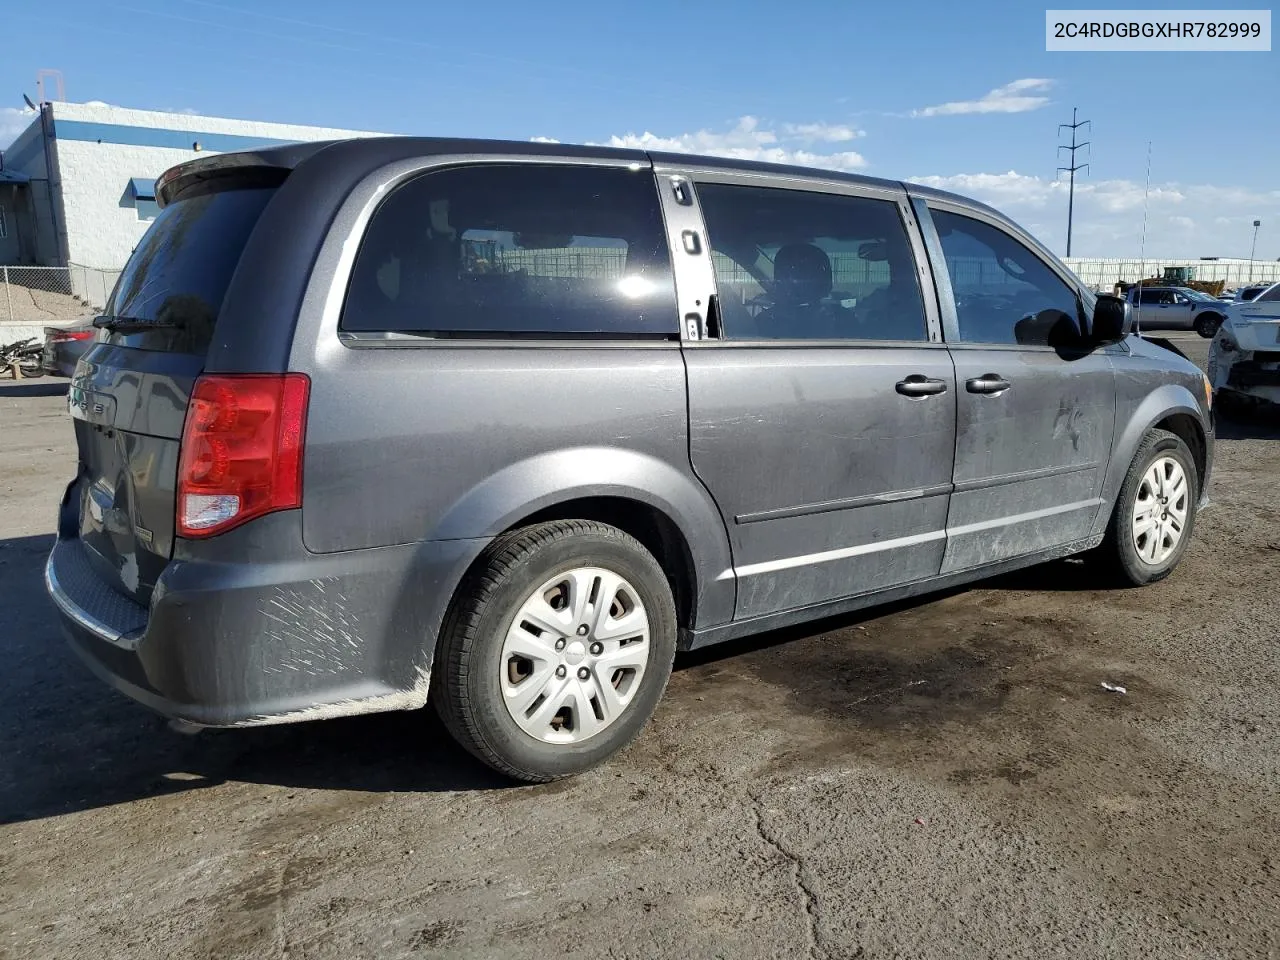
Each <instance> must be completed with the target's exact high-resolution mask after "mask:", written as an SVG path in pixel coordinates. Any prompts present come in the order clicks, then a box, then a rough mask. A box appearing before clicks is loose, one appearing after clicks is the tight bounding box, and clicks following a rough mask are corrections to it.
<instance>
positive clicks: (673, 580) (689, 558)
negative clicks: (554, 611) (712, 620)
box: [503, 497, 697, 627]
mask: <svg viewBox="0 0 1280 960" xmlns="http://www.w3.org/2000/svg"><path fill="white" fill-rule="evenodd" d="M549 520H595V521H597V522H598V523H607V524H609V525H610V526H612V527H617V528H618V529H619V530H621V531H623V532H624V533H629V534H630V535H631V536H633V537H635V538H636V539H637V540H639V541H640V543H641V544H642V545H643V546H644V548H645V549H646V550H648V551H649V552H650V553H651V554H653V556H654V559H656V560H657V561H658V564H659V566H661V567H662V570H663V572H664V573H666V575H667V582H668V583H669V584H670V585H671V595H672V597H674V598H675V603H676V618H677V620H678V622H679V624H680V626H682V627H692V626H693V625H694V620H693V617H694V597H695V596H696V589H697V588H696V585H695V583H694V577H693V554H692V553H690V551H689V544H688V542H687V541H686V540H685V538H684V534H682V533H681V532H680V528H679V527H677V526H676V525H675V523H674V522H673V521H672V520H671V518H670V517H668V516H667V515H666V514H665V513H663V512H662V511H661V510H658V509H657V508H655V507H651V506H649V504H647V503H641V502H640V501H638V500H628V499H627V498H625V497H584V498H581V499H578V500H568V501H566V502H564V503H557V504H556V505H555V506H552V507H547V508H546V509H544V510H539V511H538V512H537V513H534V514H530V515H529V516H527V517H525V518H523V519H522V520H520V521H518V522H517V523H514V524H512V525H511V526H510V527H509V528H508V530H514V529H517V528H518V527H527V526H529V525H530V524H534V523H545V522H546V521H549ZM503 532H504V533H505V532H506V531H503Z"/></svg>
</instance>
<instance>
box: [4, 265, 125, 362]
mask: <svg viewBox="0 0 1280 960" xmlns="http://www.w3.org/2000/svg"><path fill="white" fill-rule="evenodd" d="M119 275H120V271H118V270H98V269H96V268H93V267H84V266H80V265H77V264H73V265H71V266H69V267H9V266H0V344H3V343H10V342H13V341H15V340H23V339H26V338H28V337H34V338H36V339H42V338H43V337H44V328H45V327H63V326H67V325H68V324H72V323H75V322H77V321H79V320H84V319H87V318H89V317H92V316H93V315H94V314H95V313H97V312H98V311H99V310H101V309H102V307H103V306H104V305H105V304H106V302H107V298H108V297H109V296H110V295H111V290H112V288H113V287H114V286H115V282H116V278H117V277H119Z"/></svg>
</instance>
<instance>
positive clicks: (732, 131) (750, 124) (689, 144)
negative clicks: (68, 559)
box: [605, 116, 867, 170]
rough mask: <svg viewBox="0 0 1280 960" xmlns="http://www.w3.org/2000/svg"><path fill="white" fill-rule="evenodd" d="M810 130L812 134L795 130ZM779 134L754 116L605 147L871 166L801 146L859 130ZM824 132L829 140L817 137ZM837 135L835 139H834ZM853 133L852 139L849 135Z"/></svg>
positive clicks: (618, 139) (620, 139)
mask: <svg viewBox="0 0 1280 960" xmlns="http://www.w3.org/2000/svg"><path fill="white" fill-rule="evenodd" d="M802 127H803V128H806V129H807V130H808V131H809V133H807V134H800V133H797V132H795V131H798V130H800V129H801V128H802ZM781 129H782V133H781V134H779V133H778V132H777V131H776V130H773V129H771V128H769V127H767V126H762V125H761V123H760V121H759V120H758V119H757V118H755V117H752V116H746V117H741V118H739V119H738V121H737V123H735V124H734V125H733V126H732V127H730V128H729V129H728V130H724V131H713V130H706V129H703V130H698V131H695V132H693V133H680V134H676V135H675V136H659V135H658V134H655V133H651V132H649V131H648V130H646V131H645V132H644V133H624V134H621V135H618V134H615V135H614V136H611V137H610V138H609V140H608V142H607V143H606V144H605V146H610V147H631V148H633V149H639V150H655V151H669V152H672V153H701V154H707V155H709V156H716V157H729V158H731V159H734V160H761V161H765V162H768V163H792V164H800V165H802V166H808V167H823V168H826V169H828V170H860V169H861V168H863V167H865V166H866V165H867V161H866V158H864V157H863V156H862V154H860V153H857V152H855V151H853V150H841V151H837V152H832V153H821V152H817V151H814V150H809V149H804V148H803V147H801V146H800V145H799V144H800V143H812V142H813V141H814V140H819V139H823V140H826V141H827V142H841V141H844V140H849V139H852V138H853V136H856V135H857V134H856V131H853V130H851V129H849V128H848V127H828V126H826V125H824V124H804V125H796V124H784V125H783V126H782V128H781ZM820 132H824V133H825V134H826V136H825V137H820V136H817V135H816V134H818V133H820ZM833 134H834V135H835V136H833ZM845 134H849V135H850V136H845Z"/></svg>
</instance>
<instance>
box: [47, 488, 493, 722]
mask: <svg viewBox="0 0 1280 960" xmlns="http://www.w3.org/2000/svg"><path fill="white" fill-rule="evenodd" d="M66 509H67V508H66V507H64V511H65V510H66ZM72 509H74V505H73V506H72ZM300 527H301V520H300V516H299V512H298V511H291V512H289V513H281V514H275V515H272V516H270V517H263V518H261V520H260V521H257V522H255V523H251V524H248V525H246V527H244V528H242V529H241V530H238V531H232V532H231V533H229V534H226V535H224V536H225V537H226V538H228V541H230V540H232V539H234V540H235V541H236V542H235V543H232V542H223V543H218V544H217V545H216V547H214V548H213V552H214V554H215V556H213V557H211V558H209V559H201V560H197V559H192V558H177V557H175V559H174V560H172V561H171V562H170V563H169V566H168V567H167V568H166V569H165V571H164V574H163V575H162V576H161V578H160V582H159V583H158V584H157V586H156V589H155V591H154V593H153V595H152V598H151V603H150V605H149V606H147V607H143V606H140V605H139V604H137V603H135V602H133V601H132V600H130V599H128V598H126V597H124V596H122V595H121V594H119V593H117V592H115V591H114V590H113V589H111V587H109V586H108V585H107V584H105V583H104V582H103V581H102V580H101V579H99V578H98V577H97V576H96V574H95V573H94V572H93V569H92V568H91V567H90V565H89V563H88V558H87V557H86V555H85V548H84V546H83V544H82V543H81V541H80V540H79V538H78V537H75V536H74V535H72V536H64V535H63V533H62V531H63V530H65V529H66V527H65V526H64V524H62V523H60V524H59V528H60V534H59V537H58V540H57V542H56V543H55V545H54V548H53V551H52V553H50V555H49V560H48V563H47V565H46V568H45V583H46V587H47V589H48V591H49V596H50V597H51V598H52V600H53V602H54V605H55V607H56V609H57V611H58V614H59V617H60V619H61V621H62V626H63V629H64V632H65V633H66V635H67V637H68V640H69V642H70V644H71V646H72V648H73V649H74V650H75V651H76V653H77V654H79V656H80V657H81V658H82V659H83V660H84V661H85V662H86V663H87V664H88V666H89V667H90V669H91V670H92V671H93V672H94V673H96V674H97V675H98V676H99V677H101V678H102V679H103V680H105V681H106V682H107V683H109V684H110V685H111V686H113V687H115V688H116V689H118V690H120V691H122V692H124V693H125V694H127V695H128V696H130V697H132V698H133V699H135V700H138V701H139V702H141V703H143V704H145V705H146V706H148V707H150V708H152V709H153V710H156V711H157V712H159V713H161V714H164V715H165V716H168V717H172V718H174V719H178V720H183V721H186V722H188V723H193V724H197V725H199V726H209V727H229V726H246V725H254V724H265V723H286V722H291V721H298V720H309V719H320V718H325V717H334V716H344V715H351V714H359V713H373V712H378V711H384V710H405V709H414V708H417V707H421V706H422V705H423V704H425V703H426V700H427V688H428V680H429V677H430V669H431V658H432V653H433V651H434V647H435V639H436V635H437V632H438V630H439V625H440V623H441V621H442V620H443V617H444V612H445V607H446V605H447V603H448V600H449V597H450V596H451V595H452V592H453V589H454V587H455V586H456V584H457V582H458V580H459V579H460V577H461V574H462V572H463V571H464V570H465V569H466V567H467V566H469V565H470V563H471V561H472V560H473V559H474V558H475V556H477V555H478V554H479V551H480V550H481V549H483V547H484V544H485V542H486V541H477V540H451V541H438V542H428V543H417V544H408V545H403V546H397V547H384V548H376V549H369V550H359V551H351V552H348V553H341V554H330V555H313V554H307V553H306V551H305V550H304V548H302V546H301V542H302V541H301V529H300ZM253 528H258V529H256V530H255V529H253ZM217 539H218V540H222V539H223V538H217ZM211 543H212V541H209V542H206V543H205V544H202V545H201V546H202V547H208V546H209V545H210V544H211ZM286 543H289V544H292V545H293V546H289V547H284V546H283V544H286ZM255 546H256V547H262V549H261V550H259V551H257V552H244V549H245V548H247V549H249V550H252V549H253V548H254V547H255ZM264 553H265V554H266V555H265V556H263V554H264ZM273 554H274V555H273ZM223 555H231V556H237V557H238V559H237V560H230V559H223ZM245 557H253V558H254V559H253V560H252V561H248V560H245V559H244V558H245Z"/></svg>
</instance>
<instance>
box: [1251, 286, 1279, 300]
mask: <svg viewBox="0 0 1280 960" xmlns="http://www.w3.org/2000/svg"><path fill="white" fill-rule="evenodd" d="M1277 302H1280V283H1276V284H1272V285H1271V286H1269V287H1267V289H1266V290H1263V291H1262V293H1260V294H1258V295H1257V296H1256V297H1255V298H1254V303H1277Z"/></svg>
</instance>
